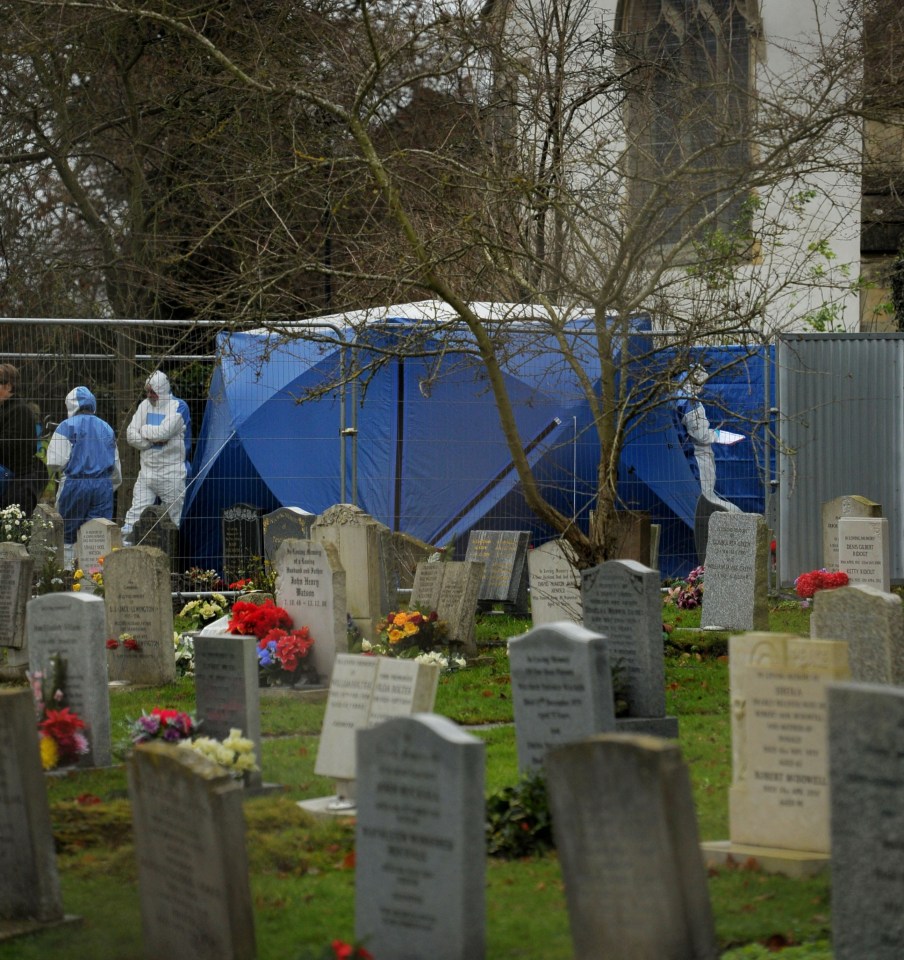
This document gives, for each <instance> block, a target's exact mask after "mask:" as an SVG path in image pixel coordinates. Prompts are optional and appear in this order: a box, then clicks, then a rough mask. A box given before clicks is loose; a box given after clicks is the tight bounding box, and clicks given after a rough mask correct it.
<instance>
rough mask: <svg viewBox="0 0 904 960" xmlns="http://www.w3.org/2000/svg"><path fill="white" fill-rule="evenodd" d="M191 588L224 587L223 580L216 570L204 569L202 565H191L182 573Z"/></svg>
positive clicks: (210, 588) (208, 588)
mask: <svg viewBox="0 0 904 960" xmlns="http://www.w3.org/2000/svg"><path fill="white" fill-rule="evenodd" d="M182 576H183V577H184V578H185V582H186V584H187V589H189V590H216V589H220V590H222V589H223V580H222V579H221V577H220V575H219V574H218V573H217V571H216V570H204V569H203V568H201V567H189V568H188V570H186V571H185V573H183V574H182Z"/></svg>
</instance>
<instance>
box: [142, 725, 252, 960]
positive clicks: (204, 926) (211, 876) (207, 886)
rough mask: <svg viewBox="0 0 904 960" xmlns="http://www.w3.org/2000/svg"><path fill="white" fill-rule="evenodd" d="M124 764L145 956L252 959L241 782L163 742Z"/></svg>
mask: <svg viewBox="0 0 904 960" xmlns="http://www.w3.org/2000/svg"><path fill="white" fill-rule="evenodd" d="M127 772H128V781H129V798H130V799H131V802H132V824H133V836H134V838H135V859H136V860H137V862H138V892H139V896H140V899H141V926H142V931H143V939H144V951H145V956H147V957H166V960H223V958H225V957H229V958H230V960H254V957H255V955H256V951H255V941H254V913H253V909H252V901H251V888H250V885H249V882H248V856H247V853H246V849H245V819H244V815H243V813H242V793H243V791H242V786H241V783H240V781H238V780H234V779H233V778H232V777H230V776H229V774H227V773H225V772H224V771H223V769H222V768H221V767H219V766H217V764H215V763H213V762H212V761H210V760H208V759H207V758H206V757H202V756H201V755H200V754H198V753H196V752H195V751H194V750H188V749H185V748H184V747H175V746H172V745H170V744H167V743H161V742H159V741H157V742H152V743H146V744H139V745H138V746H136V747H135V749H134V751H133V752H132V755H131V757H130V758H129V761H128V764H127ZM186 811H191V822H190V825H189V824H186V820H185V818H186ZM176 878H178V895H176V894H175V892H174V887H173V884H174V882H176Z"/></svg>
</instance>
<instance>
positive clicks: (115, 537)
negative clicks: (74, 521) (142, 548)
mask: <svg viewBox="0 0 904 960" xmlns="http://www.w3.org/2000/svg"><path fill="white" fill-rule="evenodd" d="M121 546H122V531H121V530H120V528H119V527H118V526H117V525H116V524H115V523H114V522H113V521H112V520H104V519H103V518H102V517H98V518H96V519H94V520H88V521H87V522H86V523H83V524H82V525H81V526H80V527H79V530H78V539H77V541H76V548H75V553H76V556H77V557H78V563H79V566H80V567H81V568H82V570H84V571H85V573H86V574H87V573H88V572H89V571H91V570H94V569H98V570H99V569H100V568H101V564H102V561H103V562H106V561H105V560H104V558H105V557H106V556H107V554H108V553H111V552H112V551H113V550H114V549H117V548H118V547H121ZM85 579H86V580H87V579H90V578H89V577H87V576H86V578H85ZM82 589H85V587H84V586H83V587H82Z"/></svg>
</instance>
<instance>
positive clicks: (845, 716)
mask: <svg viewBox="0 0 904 960" xmlns="http://www.w3.org/2000/svg"><path fill="white" fill-rule="evenodd" d="M902 756H904V690H901V689H899V688H889V687H876V686H874V685H871V684H855V683H840V684H833V685H831V686H830V687H829V773H830V776H831V783H832V790H831V794H832V797H831V805H832V806H831V822H832V956H833V957H835V960H865V958H867V957H868V958H869V960H899V958H900V957H902V956H904V925H902V923H901V897H902V894H904V869H902V863H901V851H902V850H904V806H902V804H901V795H902V790H904V778H902V770H901V757H902Z"/></svg>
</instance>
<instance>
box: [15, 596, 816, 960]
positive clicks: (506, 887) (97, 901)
mask: <svg viewBox="0 0 904 960" xmlns="http://www.w3.org/2000/svg"><path fill="white" fill-rule="evenodd" d="M808 614H809V611H802V610H801V609H800V608H799V607H798V606H797V605H796V604H782V605H780V606H779V607H778V608H777V609H775V610H774V611H773V613H772V620H771V624H770V626H771V628H772V629H774V630H777V631H781V632H792V633H799V634H802V635H806V634H807V633H808V629H809V627H808ZM665 616H666V618H667V619H668V620H669V621H670V623H672V624H673V625H674V627H675V628H676V629H674V630H673V632H672V633H671V634H670V635H669V642H668V643H667V647H666V649H667V654H668V655H667V659H666V697H667V709H668V712H669V713H671V714H674V715H676V716H677V717H678V718H679V723H680V742H681V747H682V751H683V754H684V757H685V759H686V761H687V763H688V765H689V769H690V772H691V778H692V783H693V789H694V797H695V801H696V804H697V813H698V820H699V825H700V834H701V838H702V839H713V840H715V839H726V838H727V836H728V788H729V784H730V782H731V742H730V717H729V696H728V665H727V656H726V654H725V650H726V644H727V638H726V636H725V635H724V634H723V635H721V636H720V635H712V634H709V633H706V634H704V633H701V632H698V631H697V630H696V627H698V626H699V615H698V614H696V613H695V611H675V610H674V608H666V613H665ZM528 627H529V624H528V623H527V622H526V621H523V620H517V619H513V618H510V617H504V616H487V617H484V618H482V619H481V620H480V622H479V624H478V642H479V643H480V644H481V654H482V656H481V660H480V662H479V664H478V665H476V666H474V667H471V668H469V669H468V670H465V671H461V672H459V673H455V674H450V675H447V676H444V677H443V678H442V679H441V681H440V686H439V691H438V693H437V699H436V712H437V713H440V714H443V715H445V716H448V717H451V718H452V719H453V720H455V721H457V722H458V723H461V724H467V725H474V726H477V727H478V728H482V729H477V730H475V733H476V734H477V735H478V736H479V737H480V739H481V740H482V741H483V742H484V743H485V745H486V762H487V767H486V787H487V791H488V792H495V791H498V790H500V789H502V788H503V787H506V786H508V785H511V784H513V783H515V782H516V780H517V757H516V751H515V739H514V729H513V727H512V726H511V720H512V700H511V685H510V680H509V674H508V663H507V657H506V653H505V638H506V637H509V636H514V635H517V634H518V633H522V632H524V631H525V630H526V629H527V628H528ZM154 706H173V707H179V708H180V709H183V710H191V709H192V708H193V706H194V689H193V684H192V682H191V681H190V680H181V681H179V682H178V683H176V684H174V685H172V686H170V687H166V688H159V689H145V690H137V691H122V690H114V691H113V692H112V693H111V710H112V714H113V728H114V738H115V737H116V736H117V733H119V734H122V733H123V732H124V725H125V723H126V721H127V720H128V719H129V718H133V717H135V716H137V715H138V714H139V713H140V712H141V710H142V709H146V710H149V709H150V708H151V707H154ZM323 711H324V704H323V703H304V702H299V701H298V700H295V699H292V698H286V697H266V696H265V697H264V698H263V699H262V710H261V723H262V729H263V732H264V736H265V740H264V743H263V750H262V753H263V757H262V768H263V774H264V779H265V780H267V781H270V782H275V783H279V784H281V785H283V786H284V787H285V789H284V790H283V791H282V792H280V793H279V794H275V795H274V794H271V795H267V796H264V797H258V798H252V799H249V800H247V801H246V803H245V806H244V810H245V817H246V822H247V844H248V852H249V860H250V864H251V881H252V894H253V897H254V910H255V923H256V932H257V943H258V957H259V958H260V960H301V958H302V957H307V956H319V952H320V950H321V949H322V948H323V947H324V945H326V944H328V943H329V941H331V940H332V939H334V938H336V937H339V938H342V939H346V940H351V939H352V938H353V933H354V854H353V850H354V828H353V826H352V824H351V823H350V822H347V821H340V822H333V823H322V822H317V821H313V820H312V819H310V818H309V817H308V816H307V815H306V814H304V813H303V812H302V811H301V810H300V809H299V808H298V807H297V805H296V801H298V800H301V799H305V798H312V797H318V796H324V795H327V794H330V793H332V784H331V783H330V782H329V781H327V780H324V779H323V778H321V777H318V776H316V775H315V773H314V762H315V760H316V755H317V744H318V735H319V731H320V726H321V722H322V718H323ZM500 724H502V725H500ZM47 786H48V792H49V795H50V801H51V810H52V817H53V824H54V834H55V837H56V840H57V844H58V852H59V865H60V871H61V877H62V884H63V895H64V902H65V907H66V910H67V912H69V913H74V914H79V915H81V916H82V917H83V918H84V921H83V923H82V924H81V925H80V926H78V927H66V928H60V929H57V930H48V931H45V932H42V933H40V934H37V935H35V936H32V937H28V938H24V939H21V940H18V941H12V942H9V943H5V944H0V960H56V958H59V960H143V954H142V950H141V942H140V920H139V907H138V893H137V889H136V881H137V872H136V866H135V860H134V856H133V848H132V839H131V819H130V809H129V803H128V795H127V792H126V786H125V773H124V769H123V767H122V766H117V767H113V768H111V769H108V770H101V771H88V772H83V773H76V774H70V775H65V776H49V777H48V778H47ZM86 801H87V802H86ZM96 801H99V802H96ZM184 827H185V829H186V830H190V829H191V815H190V812H189V811H186V819H185V824H184ZM709 885H710V895H711V899H712V903H713V910H714V914H715V918H716V930H717V935H718V938H719V943H720V946H721V948H722V950H723V954H722V955H723V957H725V958H731V960H740V958H750V960H755V958H765V957H767V956H770V955H771V954H772V953H774V952H776V951H777V950H781V951H782V955H783V956H784V957H786V958H788V960H803V958H809V960H827V958H831V955H832V954H831V950H830V948H829V946H828V940H829V920H830V918H829V887H828V880H827V878H826V877H822V878H817V879H811V880H789V879H786V878H782V877H772V876H767V875H765V874H762V873H760V872H758V871H756V870H750V869H724V870H719V871H717V872H713V873H712V874H711V876H710V878H709ZM486 893H487V957H488V960H502V958H509V957H511V958H518V960H571V956H572V953H571V941H570V937H569V932H568V919H567V914H566V911H565V900H564V891H563V885H562V877H561V872H560V870H559V866H558V861H557V859H556V856H555V854H554V853H553V854H547V855H542V856H537V857H530V858H527V859H522V860H516V861H505V860H498V859H495V858H491V859H490V860H489V861H488V866H487V891H486ZM174 896H178V890H177V889H175V888H174ZM185 909H186V910H188V911H190V910H191V904H190V903H187V904H186V905H185Z"/></svg>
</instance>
